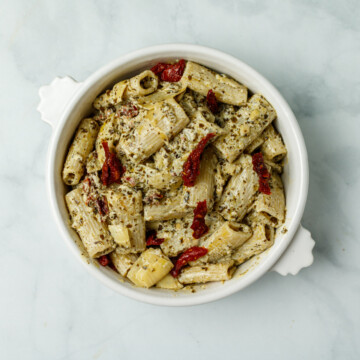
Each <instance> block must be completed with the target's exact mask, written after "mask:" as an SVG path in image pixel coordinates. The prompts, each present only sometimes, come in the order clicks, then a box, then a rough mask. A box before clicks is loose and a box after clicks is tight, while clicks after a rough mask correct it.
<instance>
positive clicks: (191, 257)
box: [170, 246, 208, 277]
mask: <svg viewBox="0 0 360 360" xmlns="http://www.w3.org/2000/svg"><path fill="white" fill-rule="evenodd" d="M207 253H208V249H206V248H204V247H200V246H193V247H191V248H190V249H187V250H185V251H184V252H183V253H182V254H181V255H180V256H179V258H178V259H177V260H176V263H175V266H174V267H173V269H172V270H171V271H170V274H171V275H172V276H173V277H178V276H179V274H180V271H181V269H182V268H183V267H184V266H185V265H187V264H188V263H189V262H190V261H195V260H197V259H199V258H201V257H202V256H204V255H206V254H207Z"/></svg>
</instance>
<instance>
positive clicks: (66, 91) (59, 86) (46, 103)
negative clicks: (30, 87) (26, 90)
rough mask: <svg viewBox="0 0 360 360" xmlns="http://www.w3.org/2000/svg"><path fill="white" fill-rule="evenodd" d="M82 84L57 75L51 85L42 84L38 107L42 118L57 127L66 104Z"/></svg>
mask: <svg viewBox="0 0 360 360" xmlns="http://www.w3.org/2000/svg"><path fill="white" fill-rule="evenodd" d="M81 85H82V83H79V82H77V81H76V80H74V79H72V78H71V77H69V76H65V77H63V78H60V77H56V78H55V79H54V80H53V81H52V82H51V83H50V85H46V86H42V87H41V88H40V90H39V95H40V103H39V105H38V107H37V110H38V111H39V112H40V114H41V119H42V120H44V121H45V122H47V123H48V124H50V125H51V126H52V127H53V128H55V127H56V125H57V123H58V122H59V120H60V117H61V114H62V112H63V111H64V109H65V105H67V103H68V102H69V101H70V99H71V98H72V96H73V95H74V94H75V92H76V91H77V90H78V89H79V88H80V87H81Z"/></svg>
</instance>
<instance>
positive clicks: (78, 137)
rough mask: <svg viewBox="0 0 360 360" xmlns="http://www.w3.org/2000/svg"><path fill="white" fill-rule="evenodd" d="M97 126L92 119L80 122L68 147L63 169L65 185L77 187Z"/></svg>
mask: <svg viewBox="0 0 360 360" xmlns="http://www.w3.org/2000/svg"><path fill="white" fill-rule="evenodd" d="M98 131H99V125H98V124H97V122H96V121H95V120H93V119H92V118H86V119H84V120H83V121H81V123H80V125H79V127H78V129H77V131H76V134H75V138H74V140H73V142H72V144H71V146H70V149H69V152H68V155H67V157H66V160H65V164H64V169H63V174H62V175H63V180H64V182H65V184H67V185H72V186H74V185H77V184H78V183H79V182H80V180H81V178H82V176H83V175H84V172H85V161H86V158H87V157H88V155H89V154H90V151H91V150H92V148H93V146H94V143H95V140H96V136H97V134H98Z"/></svg>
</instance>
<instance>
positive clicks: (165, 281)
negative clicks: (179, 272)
mask: <svg viewBox="0 0 360 360" xmlns="http://www.w3.org/2000/svg"><path fill="white" fill-rule="evenodd" d="M156 287H157V288H160V289H168V290H180V289H182V288H183V287H184V285H183V284H181V282H180V281H179V280H178V279H175V278H174V277H172V276H171V275H170V274H167V275H166V276H165V277H164V278H162V279H161V280H160V281H159V282H158V283H156Z"/></svg>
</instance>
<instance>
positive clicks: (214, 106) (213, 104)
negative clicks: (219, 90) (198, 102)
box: [206, 89, 219, 114]
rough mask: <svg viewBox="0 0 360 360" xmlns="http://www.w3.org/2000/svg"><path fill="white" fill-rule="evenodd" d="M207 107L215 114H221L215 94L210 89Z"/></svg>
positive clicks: (207, 96)
mask: <svg viewBox="0 0 360 360" xmlns="http://www.w3.org/2000/svg"><path fill="white" fill-rule="evenodd" d="M206 102H207V106H208V108H209V109H210V111H211V112H212V113H213V114H216V113H218V112H219V104H218V101H217V99H216V96H215V93H214V92H213V91H212V90H211V89H210V90H209V91H208V93H207V95H206Z"/></svg>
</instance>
